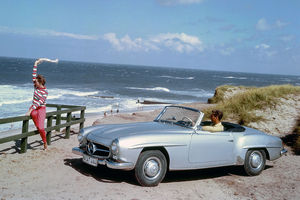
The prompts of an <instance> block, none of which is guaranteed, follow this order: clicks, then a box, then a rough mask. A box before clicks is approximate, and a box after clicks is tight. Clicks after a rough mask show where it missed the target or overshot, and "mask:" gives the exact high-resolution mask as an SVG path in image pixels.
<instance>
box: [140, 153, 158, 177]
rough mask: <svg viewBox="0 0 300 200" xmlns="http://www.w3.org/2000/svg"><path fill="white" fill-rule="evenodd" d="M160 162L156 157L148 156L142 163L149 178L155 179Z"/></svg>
mask: <svg viewBox="0 0 300 200" xmlns="http://www.w3.org/2000/svg"><path fill="white" fill-rule="evenodd" d="M160 168H161V162H160V160H159V159H157V158H156V157H151V158H148V159H147V160H146V161H145V163H144V173H145V175H146V176H147V177H148V178H149V179H155V178H157V177H158V176H159V174H160V171H161V170H160Z"/></svg>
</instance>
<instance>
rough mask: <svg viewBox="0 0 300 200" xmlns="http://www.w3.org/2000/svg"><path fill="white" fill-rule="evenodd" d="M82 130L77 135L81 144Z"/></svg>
mask: <svg viewBox="0 0 300 200" xmlns="http://www.w3.org/2000/svg"><path fill="white" fill-rule="evenodd" d="M83 134H84V130H83V129H81V130H80V131H79V133H78V135H77V139H78V142H79V143H81V142H82V141H83Z"/></svg>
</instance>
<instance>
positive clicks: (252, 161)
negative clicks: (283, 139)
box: [244, 149, 266, 176]
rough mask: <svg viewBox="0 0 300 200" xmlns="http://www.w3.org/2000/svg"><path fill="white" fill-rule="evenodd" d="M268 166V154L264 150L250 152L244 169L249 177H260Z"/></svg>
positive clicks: (247, 154)
mask: <svg viewBox="0 0 300 200" xmlns="http://www.w3.org/2000/svg"><path fill="white" fill-rule="evenodd" d="M265 165H266V153H265V151H264V150H258V149H254V150H248V151H247V153H246V157H245V163H244V169H245V172H246V173H247V174H248V175H249V176H256V175H259V174H260V173H261V172H262V171H263V170H264V168H265Z"/></svg>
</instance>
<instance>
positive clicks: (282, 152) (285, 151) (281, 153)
mask: <svg viewBox="0 0 300 200" xmlns="http://www.w3.org/2000/svg"><path fill="white" fill-rule="evenodd" d="M287 152H288V151H287V150H286V149H282V150H281V151H280V156H283V155H286V153H287Z"/></svg>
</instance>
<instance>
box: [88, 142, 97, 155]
mask: <svg viewBox="0 0 300 200" xmlns="http://www.w3.org/2000/svg"><path fill="white" fill-rule="evenodd" d="M87 150H88V152H89V153H90V154H94V153H95V151H96V146H95V145H94V144H93V143H92V142H89V143H88V145H87Z"/></svg>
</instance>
